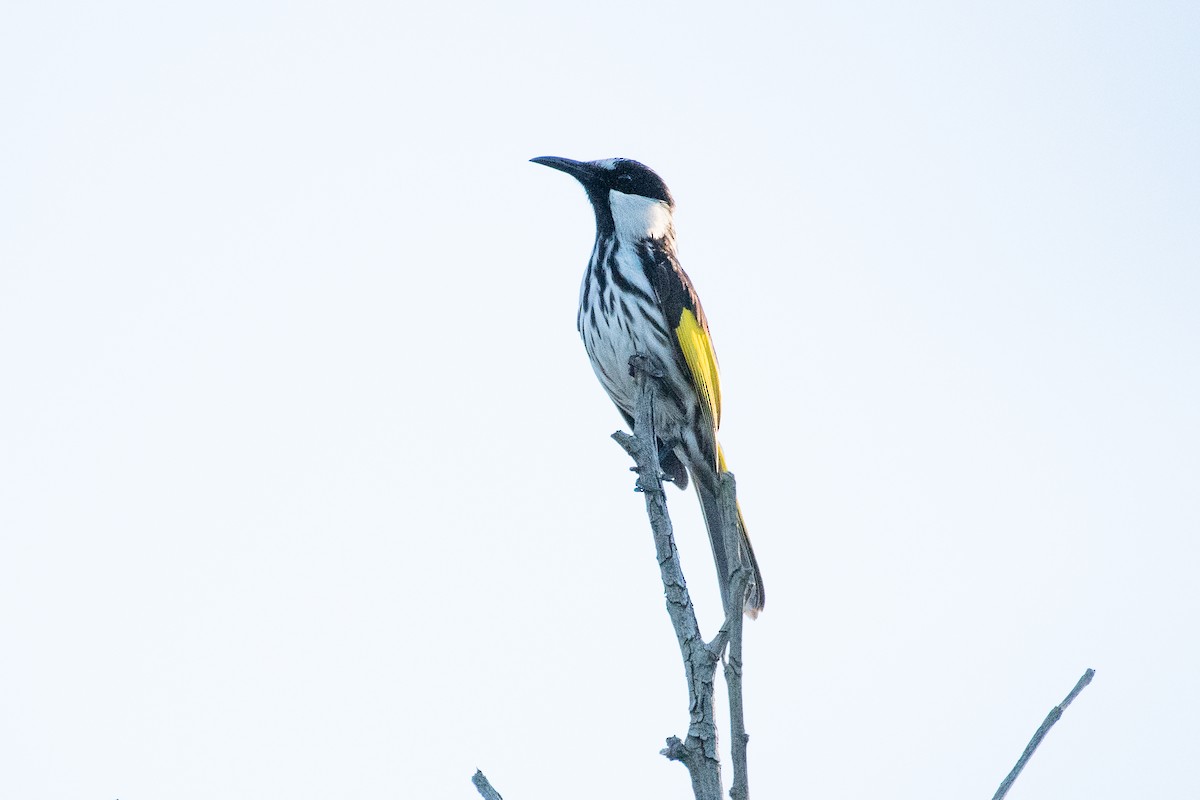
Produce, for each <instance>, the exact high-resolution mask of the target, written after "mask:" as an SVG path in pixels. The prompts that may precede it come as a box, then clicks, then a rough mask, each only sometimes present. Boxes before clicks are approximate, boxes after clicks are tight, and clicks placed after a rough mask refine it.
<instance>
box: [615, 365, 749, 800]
mask: <svg viewBox="0 0 1200 800" xmlns="http://www.w3.org/2000/svg"><path fill="white" fill-rule="evenodd" d="M629 367H630V370H631V372H632V373H633V375H634V377H635V379H636V380H637V382H638V385H639V386H640V389H641V391H640V393H639V396H638V403H637V408H636V409H635V414H634V435H633V436H630V435H628V434H626V433H623V432H621V431H618V432H616V433H614V434H613V439H615V440H616V441H617V443H618V444H620V445H621V447H622V448H624V450H625V452H626V453H628V454H629V456H630V458H632V459H633V460H634V462H635V463H636V464H637V466H636V467H634V468H633V469H634V471H635V472H637V473H638V481H637V488H638V490H639V491H641V492H643V493H644V495H645V498H646V514H647V516H648V517H649V519H650V527H651V530H652V531H653V533H654V547H655V551H656V553H657V555H658V565H659V571H660V573H661V575H662V582H663V588H664V590H665V594H666V600H667V613H668V614H669V615H670V617H671V624H672V626H673V627H674V628H675V638H676V640H677V641H678V643H679V652H680V654H681V655H682V656H683V663H684V671H685V673H686V676H687V683H688V701H689V708H690V709H691V722H690V724H689V726H688V735H687V739H685V740H683V741H681V740H680V739H679V738H678V737H675V736H672V737H671V738H669V739H667V746H666V748H664V749H663V750H662V754H663V755H664V756H666V757H667V758H669V759H671V760H673V761H680V762H682V763H683V765H684V766H685V767H687V770H688V773H689V774H690V775H691V778H692V791H693V793H694V794H695V796H696V800H720V798H721V795H722V787H721V762H720V760H719V756H718V753H717V727H716V721H715V718H714V716H713V682H714V678H715V675H716V669H717V664H718V663H719V662H720V661H721V657H722V655H723V654H724V652H725V648H726V647H727V646H728V647H729V648H730V651H729V658H728V661H727V662H726V664H725V678H726V684H727V685H728V688H729V706H730V718H731V725H732V733H733V745H732V753H733V769H734V783H733V788H732V790H731V792H730V794H731V795H732V796H733V798H734V800H748V797H749V795H748V792H749V790H748V788H747V785H748V784H747V777H746V742H747V741H748V739H749V737H747V736H746V732H745V727H744V723H743V717H742V681H741V675H742V605H743V602H744V598H745V595H746V587H747V586H748V585H749V581H750V571H749V569H748V568H746V567H745V565H743V564H742V562H741V556H740V552H741V545H740V534H739V532H738V526H737V497H736V491H737V489H736V484H735V482H734V480H733V476H732V475H729V474H728V473H725V474H723V475H722V476H721V506H722V512H723V515H722V526H723V527H724V541H725V548H726V553H727V554H729V557H728V559H727V561H728V563H730V564H735V565H738V566H737V567H736V568H735V570H734V572H733V575H731V576H730V582H731V591H730V592H729V595H728V596H729V598H731V599H730V600H729V608H726V609H725V614H726V617H725V624H724V625H722V626H721V630H720V632H719V633H718V634H717V635H716V637H714V638H713V641H712V642H710V643H708V644H706V643H705V642H704V637H703V636H702V635H701V633H700V626H699V624H698V623H697V622H696V613H695V609H694V608H693V606H692V600H691V597H690V595H689V594H688V591H687V583H686V581H685V580H684V577H683V571H682V569H681V568H680V565H679V553H678V551H677V550H676V549H675V536H674V532H673V529H672V526H671V518H670V516H669V515H668V513H667V498H666V495H665V494H664V493H663V484H662V474H661V467H660V462H659V455H658V451H657V446H656V442H657V436H656V434H655V430H654V401H655V395H656V390H657V379H658V378H660V377H662V371H661V370H660V369H659V368H658V365H657V364H655V363H654V362H653V361H652V360H651V359H650V358H649V357H647V356H634V357H633V358H632V359H630V363H629Z"/></svg>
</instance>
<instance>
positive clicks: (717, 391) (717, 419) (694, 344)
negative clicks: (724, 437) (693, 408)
mask: <svg viewBox="0 0 1200 800" xmlns="http://www.w3.org/2000/svg"><path fill="white" fill-rule="evenodd" d="M675 339H676V341H678V342H679V347H680V349H681V350H683V357H684V360H686V361H687V365H688V369H690V370H691V371H692V384H693V385H694V386H695V387H696V395H697V396H698V397H699V398H700V402H702V403H703V404H704V407H705V408H707V410H708V413H709V415H710V417H711V418H712V421H713V428H717V427H718V426H720V424H721V378H720V376H718V374H717V354H716V352H715V351H714V350H713V346H712V339H710V338H709V336H708V331H706V330H704V326H703V325H701V324H700V321H699V320H698V319H696V314H695V312H694V311H692V310H691V309H690V308H685V309H683V313H682V314H681V315H680V317H679V325H678V326H676V328H675Z"/></svg>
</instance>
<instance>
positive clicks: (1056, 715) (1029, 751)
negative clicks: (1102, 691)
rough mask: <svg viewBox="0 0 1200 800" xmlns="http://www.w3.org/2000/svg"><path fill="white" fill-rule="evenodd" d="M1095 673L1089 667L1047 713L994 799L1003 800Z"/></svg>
mask: <svg viewBox="0 0 1200 800" xmlns="http://www.w3.org/2000/svg"><path fill="white" fill-rule="evenodd" d="M1095 674H1096V670H1094V669H1089V670H1088V671H1087V672H1085V673H1083V677H1082V678H1080V679H1079V681H1078V682H1077V683H1076V684H1075V688H1074V689H1072V690H1071V693H1070V694H1068V695H1067V697H1066V699H1065V700H1063V701H1062V702H1061V703H1059V704H1058V705H1056V706H1055V707H1054V708H1052V709H1050V713H1049V714H1047V715H1046V719H1045V720H1044V721H1043V722H1042V724H1041V726H1039V727H1038V729H1037V731H1036V732H1035V733H1034V734H1033V738H1032V739H1030V740H1029V744H1028V745H1026V746H1025V752H1024V753H1021V757H1020V758H1019V759H1017V765H1016V766H1015V767H1013V768H1012V772H1010V773H1008V777H1006V778H1005V779H1004V780H1003V782H1001V784H1000V788H999V789H997V790H996V794H995V795H993V796H992V800H1003V798H1004V796H1005V795H1006V794H1008V790H1009V789H1011V788H1012V785H1013V781H1015V780H1016V779H1017V776H1018V775H1020V774H1021V770H1023V769H1025V764H1026V763H1027V762H1028V761H1029V759H1030V757H1031V756H1032V755H1033V751H1034V750H1037V748H1038V745H1039V744H1041V743H1042V739H1044V738H1046V734H1047V733H1049V731H1050V729H1051V728H1053V727H1054V723H1056V722H1058V720H1059V719H1060V718H1061V717H1062V715H1063V712H1064V711H1066V710H1067V706H1069V705H1071V701H1072V700H1074V699H1075V697H1076V696H1077V695H1078V694H1079V693H1080V692H1082V691H1083V689H1084V687H1085V686H1087V685H1088V684H1089V683H1091V682H1092V677H1093V676H1094V675H1095Z"/></svg>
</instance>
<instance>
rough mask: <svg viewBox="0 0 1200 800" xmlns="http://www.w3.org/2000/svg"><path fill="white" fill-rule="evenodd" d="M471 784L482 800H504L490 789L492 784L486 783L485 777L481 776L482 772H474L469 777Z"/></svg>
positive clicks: (478, 770)
mask: <svg viewBox="0 0 1200 800" xmlns="http://www.w3.org/2000/svg"><path fill="white" fill-rule="evenodd" d="M471 783H473V784H475V788H476V789H478V790H479V793H480V794H481V795H483V800H504V798H503V797H501V796H500V793H499V792H497V791H496V790H495V789H493V788H492V784H490V783H488V779H487V776H486V775H484V774H483V770H481V769H477V770H475V774H474V775H472V776H471Z"/></svg>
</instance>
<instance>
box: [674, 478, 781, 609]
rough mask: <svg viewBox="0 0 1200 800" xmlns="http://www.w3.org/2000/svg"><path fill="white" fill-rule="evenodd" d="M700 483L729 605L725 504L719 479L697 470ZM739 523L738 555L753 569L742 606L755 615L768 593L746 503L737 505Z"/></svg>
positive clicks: (724, 600)
mask: <svg viewBox="0 0 1200 800" xmlns="http://www.w3.org/2000/svg"><path fill="white" fill-rule="evenodd" d="M713 477H714V478H715V477H716V475H715V474H714V476H713ZM692 478H693V481H694V483H695V484H696V494H697V495H699V497H700V506H701V508H702V509H703V511H704V525H705V527H706V528H708V541H709V544H711V545H712V551H713V561H714V562H715V563H716V565H717V582H718V585H719V586H720V587H721V605H722V606H723V607H725V608H728V607H729V572H730V571H729V560H728V559H727V558H726V556H725V541H724V539H723V537H722V534H721V507H720V503H719V502H718V499H717V498H718V494H717V486H718V485H719V484H718V483H717V482H716V481H715V480H705V479H704V478H703V477H702V476H699V475H696V474H693V475H692ZM737 526H738V533H739V534H741V536H740V540H741V541H740V545H741V546H740V547H739V548H738V550H739V552H738V555H739V557H740V558H741V560H742V563H743V564H744V565H746V566H748V567H749V568H750V570H751V572H752V577H751V579H750V584H749V585H748V586H747V587H746V597H745V598H744V599H743V603H742V608H743V610H744V611H745V612H746V616H748V617H750V618H751V619H754V618H756V617H757V616H758V614H759V612H760V611H762V610H763V606H764V605H766V599H767V593H766V591H765V590H764V589H763V579H762V571H761V570H759V568H758V559H756V558H755V557H754V548H753V547H752V546H751V545H750V536H749V534H747V533H746V522H745V520H744V519H742V507H741V505H740V504H739V505H738V508H737Z"/></svg>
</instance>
